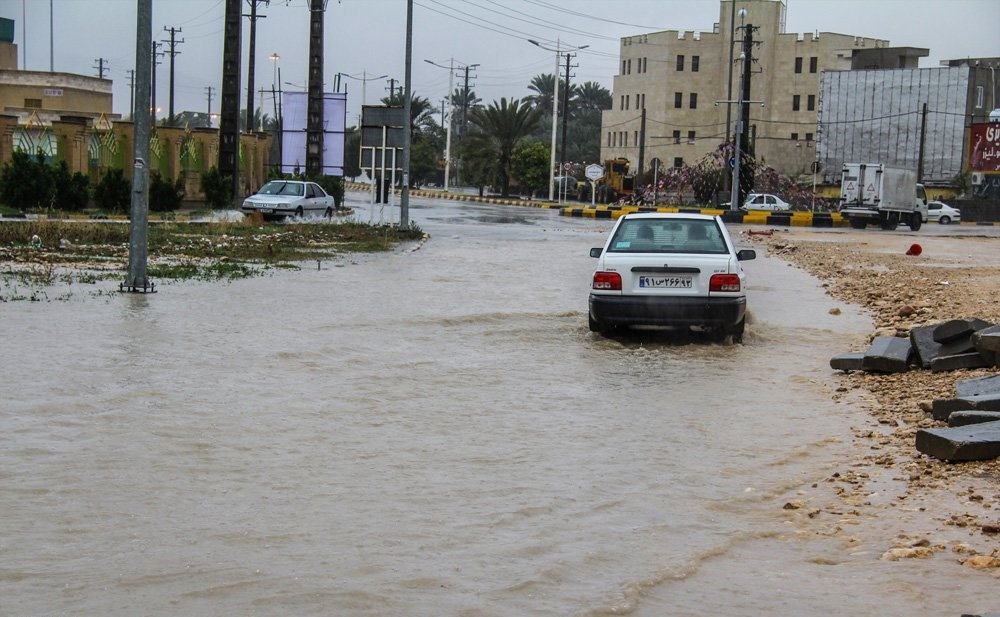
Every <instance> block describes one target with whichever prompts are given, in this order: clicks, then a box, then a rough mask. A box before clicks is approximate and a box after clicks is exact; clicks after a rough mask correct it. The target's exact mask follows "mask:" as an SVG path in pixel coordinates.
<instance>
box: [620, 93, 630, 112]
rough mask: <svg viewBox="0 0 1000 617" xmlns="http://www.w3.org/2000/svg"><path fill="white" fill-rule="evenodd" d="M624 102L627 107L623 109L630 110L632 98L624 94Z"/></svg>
mask: <svg viewBox="0 0 1000 617" xmlns="http://www.w3.org/2000/svg"><path fill="white" fill-rule="evenodd" d="M622 100H623V101H624V103H625V106H624V107H623V108H622V109H628V104H629V103H630V102H631V101H632V97H630V96H629V95H627V94H623V95H622Z"/></svg>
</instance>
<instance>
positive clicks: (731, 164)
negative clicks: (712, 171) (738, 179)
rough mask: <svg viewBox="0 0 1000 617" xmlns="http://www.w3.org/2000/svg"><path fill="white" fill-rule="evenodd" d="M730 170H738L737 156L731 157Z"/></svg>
mask: <svg viewBox="0 0 1000 617" xmlns="http://www.w3.org/2000/svg"><path fill="white" fill-rule="evenodd" d="M729 168H730V169H736V157H735V156H731V157H729Z"/></svg>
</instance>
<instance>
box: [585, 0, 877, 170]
mask: <svg viewBox="0 0 1000 617" xmlns="http://www.w3.org/2000/svg"><path fill="white" fill-rule="evenodd" d="M734 2H735V6H734ZM741 11H742V12H741ZM785 12H786V5H785V0H721V2H720V11H719V21H718V22H717V23H715V24H713V26H712V27H711V29H708V30H706V31H704V32H690V31H679V30H667V31H664V32H655V33H651V34H643V35H637V36H631V37H625V38H623V39H622V40H621V52H620V66H619V74H618V75H616V76H615V78H614V86H613V89H614V92H613V101H612V108H611V109H610V110H607V111H605V112H604V113H603V117H602V142H601V158H602V159H603V160H607V159H610V158H616V157H625V158H627V159H629V161H630V164H631V166H632V169H636V170H638V167H639V158H640V146H644V147H643V148H642V156H643V165H642V167H644V169H646V170H648V169H650V168H651V164H652V163H653V162H658V163H659V164H660V165H662V166H664V167H680V166H682V165H685V164H692V163H695V162H697V161H698V160H699V159H701V158H702V157H704V156H705V155H706V154H708V153H710V152H712V151H714V150H715V149H716V148H718V146H719V145H720V144H722V143H723V142H724V141H725V140H726V138H727V135H729V136H730V137H731V135H732V126H733V124H734V122H735V119H736V115H737V106H736V105H735V104H729V103H727V102H726V101H733V100H734V99H736V98H738V97H739V90H740V81H739V80H740V73H741V67H740V60H739V57H740V51H741V48H742V35H741V33H742V29H741V28H740V27H741V26H744V25H747V24H749V25H752V26H753V27H754V28H755V30H754V33H753V40H754V41H755V45H754V46H753V50H752V58H753V60H752V64H751V71H752V76H751V85H750V100H751V101H756V102H755V103H753V104H752V105H750V117H749V118H748V119H747V122H749V125H750V129H751V131H750V134H751V141H752V142H753V146H754V150H755V153H756V156H757V158H758V159H762V160H763V161H764V162H766V163H767V164H768V165H770V166H772V167H774V168H776V169H777V170H778V171H780V172H782V173H785V174H788V175H791V176H803V175H806V174H809V173H810V171H811V169H812V163H813V161H814V160H815V159H816V156H815V145H816V138H817V114H818V110H819V92H820V76H821V75H822V73H823V71H828V70H848V69H850V68H851V66H852V59H853V55H854V51H855V50H865V49H880V48H886V47H888V45H889V42H888V41H886V40H881V39H872V38H864V37H856V36H851V35H846V34H834V33H827V32H822V33H821V32H818V31H816V32H813V33H808V34H801V33H786V32H785ZM734 13H735V21H734V19H733V16H734ZM730 57H732V58H733V61H732V63H731V62H730ZM643 110H645V130H643V126H642V115H643V113H642V112H643ZM727 127H728V130H727ZM721 188H723V187H720V189H721Z"/></svg>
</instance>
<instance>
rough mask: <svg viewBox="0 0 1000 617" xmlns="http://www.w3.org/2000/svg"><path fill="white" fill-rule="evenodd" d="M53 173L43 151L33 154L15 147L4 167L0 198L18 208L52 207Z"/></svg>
mask: <svg viewBox="0 0 1000 617" xmlns="http://www.w3.org/2000/svg"><path fill="white" fill-rule="evenodd" d="M51 176H52V170H51V168H50V167H49V166H48V165H46V164H45V156H44V155H43V154H42V153H41V152H38V153H37V154H35V155H31V154H28V153H27V152H21V151H19V150H15V151H14V153H13V156H12V157H11V160H10V161H9V162H7V163H4V166H3V168H2V169H0V199H2V200H3V202H4V203H5V204H6V205H8V206H10V207H11V208H17V209H18V210H30V209H34V208H48V207H49V206H51V205H52V198H53V196H54V193H53V187H52V177H51Z"/></svg>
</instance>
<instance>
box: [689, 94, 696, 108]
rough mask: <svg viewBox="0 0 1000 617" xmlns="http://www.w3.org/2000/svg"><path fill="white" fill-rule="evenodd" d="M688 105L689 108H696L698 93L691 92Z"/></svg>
mask: <svg viewBox="0 0 1000 617" xmlns="http://www.w3.org/2000/svg"><path fill="white" fill-rule="evenodd" d="M689 103H690V107H691V109H698V93H697V92H692V93H691V97H690V101H689Z"/></svg>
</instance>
